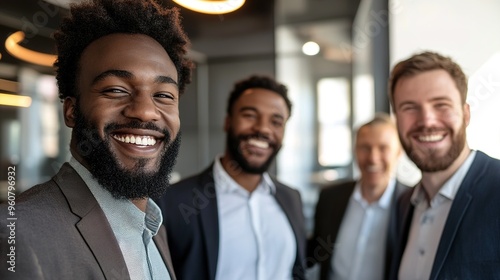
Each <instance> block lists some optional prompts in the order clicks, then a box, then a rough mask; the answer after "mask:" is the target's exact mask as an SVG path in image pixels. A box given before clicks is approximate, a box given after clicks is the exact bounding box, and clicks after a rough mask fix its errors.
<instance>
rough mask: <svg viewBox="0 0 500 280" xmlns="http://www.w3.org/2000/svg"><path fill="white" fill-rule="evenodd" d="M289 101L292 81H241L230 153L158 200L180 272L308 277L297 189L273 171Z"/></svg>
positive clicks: (221, 277) (231, 110) (228, 127)
mask: <svg viewBox="0 0 500 280" xmlns="http://www.w3.org/2000/svg"><path fill="white" fill-rule="evenodd" d="M291 107H292V106H291V102H290V100H289V99H288V96H287V88H286V87H285V86H284V85H281V84H279V83H278V82H276V81H275V80H274V79H272V78H269V77H265V76H251V77H249V78H247V79H245V80H242V81H239V82H237V83H236V84H235V85H234V88H233V90H232V92H231V93H230V96H229V102H228V106H227V114H226V118H225V122H224V130H225V131H226V133H227V138H226V150H225V152H224V154H223V155H221V156H217V157H216V159H215V161H214V162H213V164H212V165H211V166H210V167H208V168H207V169H206V170H204V171H203V172H201V173H200V174H198V175H195V176H192V177H190V178H187V179H185V180H183V181H181V182H179V183H176V184H174V185H172V187H171V188H169V189H168V190H167V192H166V194H165V195H164V196H163V197H162V199H161V200H160V201H159V205H160V207H161V208H162V212H163V215H164V217H165V219H164V224H165V226H166V228H167V231H168V243H169V247H170V252H171V254H172V261H173V265H174V269H175V272H176V274H177V275H178V277H179V278H180V279H184V280H199V279H210V280H214V279H217V280H226V279H239V280H245V279H248V280H255V279H269V280H274V279H303V278H304V266H303V265H304V254H305V239H306V236H305V225H304V217H303V214H302V203H301V199H300V195H299V192H298V191H296V190H293V189H291V188H289V187H287V186H285V185H283V184H282V183H280V182H278V181H277V180H276V179H274V178H272V177H271V176H270V175H269V174H268V173H267V170H268V168H269V165H270V164H271V162H272V161H273V160H274V158H275V156H276V154H277V153H278V151H279V149H280V147H281V143H282V139H283V135H284V132H285V124H286V122H287V120H288V119H289V117H290V113H291Z"/></svg>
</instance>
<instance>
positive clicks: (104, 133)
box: [0, 0, 192, 280]
mask: <svg viewBox="0 0 500 280" xmlns="http://www.w3.org/2000/svg"><path fill="white" fill-rule="evenodd" d="M54 38H55V40H56V45H57V49H58V60H57V62H56V63H55V66H57V73H56V74H57V76H56V78H57V82H58V86H59V97H60V98H61V101H63V102H64V103H63V114H64V121H65V124H66V126H68V127H70V128H72V135H71V143H70V151H71V156H72V157H71V159H70V160H69V162H68V163H65V164H64V165H63V166H62V167H61V169H60V170H59V172H58V173H57V174H56V175H55V176H54V177H53V178H52V179H51V180H49V181H47V182H45V183H42V184H40V185H37V186H34V187H31V188H30V189H28V190H27V191H25V192H24V193H22V194H20V195H19V196H17V197H16V198H15V200H14V202H15V203H14V204H10V205H5V204H4V205H1V206H0V249H1V250H0V252H1V254H0V279H4V280H7V279H16V280H38V279H136V280H144V279H150V280H153V279H176V277H175V274H174V270H173V267H172V264H171V259H170V255H169V250H168V244H167V242H166V238H167V237H166V232H165V228H164V227H163V225H162V216H161V210H160V208H159V207H158V206H157V205H156V204H155V202H154V201H153V200H152V198H157V197H159V196H161V194H163V192H164V190H165V189H166V188H167V187H168V177H169V174H170V171H171V170H172V167H173V165H174V164H175V159H176V157H177V151H178V149H179V145H180V144H179V139H180V138H179V137H178V135H179V130H180V121H179V110H178V108H179V104H178V100H179V97H180V94H181V93H182V92H183V90H184V88H185V85H186V83H188V82H189V79H190V70H191V67H192V63H191V62H190V61H189V60H187V59H186V57H185V55H186V52H187V49H186V47H187V44H188V39H187V37H186V35H185V34H184V32H183V31H182V29H181V27H180V22H179V14H178V11H176V10H170V9H166V8H164V7H161V6H160V5H158V4H157V3H156V2H153V1H150V0H141V1H139V0H120V1H118V0H95V1H86V2H82V3H81V4H78V5H75V6H72V7H71V13H70V16H68V17H67V18H65V19H64V21H63V23H62V25H61V28H60V30H58V32H56V33H55V35H54ZM11 172H15V168H14V169H13V170H11ZM14 175H15V174H13V176H14ZM15 187H16V188H17V187H20V186H17V185H16V186H15Z"/></svg>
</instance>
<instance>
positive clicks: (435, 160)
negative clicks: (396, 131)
mask: <svg viewBox="0 0 500 280" xmlns="http://www.w3.org/2000/svg"><path fill="white" fill-rule="evenodd" d="M465 130H466V126H465V123H464V124H463V125H462V127H461V128H460V130H459V131H458V133H457V134H456V135H453V141H452V143H451V147H450V150H449V151H448V153H447V154H446V155H445V156H444V157H437V156H436V155H435V154H430V155H429V156H428V157H427V158H424V157H422V156H421V155H419V154H418V153H417V152H416V151H415V150H414V149H413V146H412V145H411V143H410V142H408V143H406V142H405V141H401V144H402V146H403V149H404V150H405V152H406V154H407V155H408V157H409V158H410V159H411V160H412V161H413V163H415V165H416V166H417V167H418V168H419V169H420V170H421V171H423V172H438V171H443V170H446V169H447V168H448V167H450V165H452V164H453V162H454V161H455V160H456V159H457V158H458V156H459V155H460V153H461V152H462V150H463V149H464V147H465V139H466V135H465ZM400 139H403V138H401V135H400Z"/></svg>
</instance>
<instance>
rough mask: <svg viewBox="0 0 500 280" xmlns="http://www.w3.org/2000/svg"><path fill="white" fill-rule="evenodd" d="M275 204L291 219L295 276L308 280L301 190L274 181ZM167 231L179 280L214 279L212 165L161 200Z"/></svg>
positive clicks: (216, 225) (216, 235)
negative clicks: (295, 249) (305, 267)
mask: <svg viewBox="0 0 500 280" xmlns="http://www.w3.org/2000/svg"><path fill="white" fill-rule="evenodd" d="M273 182H274V184H275V186H276V194H275V197H276V201H277V202H278V204H279V205H280V206H281V208H282V209H283V212H284V213H285V214H286V216H287V217H288V220H289V222H290V225H291V227H292V229H293V232H294V234H295V238H296V241H297V254H296V259H295V264H294V267H293V271H292V275H293V277H294V279H305V276H304V274H305V273H304V270H305V269H304V262H305V260H304V257H305V243H306V233H305V221H304V215H303V212H302V202H301V199H300V194H299V192H298V191H296V190H294V189H291V188H289V187H287V186H285V185H283V184H281V183H279V182H278V181H276V180H275V179H273ZM158 205H159V206H160V208H161V209H162V214H163V217H164V219H163V222H164V225H165V227H166V228H167V232H168V244H169V248H170V253H171V255H172V263H173V266H174V270H175V273H176V276H177V278H178V279H180V280H203V279H210V280H213V279H215V274H216V268H217V259H218V254H219V221H218V212H217V198H216V194H215V184H214V178H213V165H212V166H210V167H209V168H207V169H206V170H205V171H203V172H202V173H200V174H198V175H195V176H192V177H190V178H187V179H184V180H182V181H180V182H178V183H176V184H173V185H172V186H171V187H170V188H169V189H168V190H167V192H166V193H165V195H164V196H163V197H162V198H161V199H160V200H159V201H158Z"/></svg>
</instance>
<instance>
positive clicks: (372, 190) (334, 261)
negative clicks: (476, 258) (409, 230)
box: [307, 113, 407, 280]
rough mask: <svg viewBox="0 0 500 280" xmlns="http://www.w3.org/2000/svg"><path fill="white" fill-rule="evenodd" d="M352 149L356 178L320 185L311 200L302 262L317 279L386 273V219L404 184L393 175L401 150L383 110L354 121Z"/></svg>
mask: <svg viewBox="0 0 500 280" xmlns="http://www.w3.org/2000/svg"><path fill="white" fill-rule="evenodd" d="M354 150H355V155H356V162H357V165H358V168H359V170H360V173H361V176H360V178H359V180H356V181H347V182H343V183H337V184H335V185H333V186H328V187H325V188H324V189H323V190H322V191H321V193H320V196H319V199H318V203H317V205H316V213H315V220H314V222H315V224H314V234H313V236H312V238H310V240H309V244H308V255H307V264H308V265H309V266H312V265H313V264H314V263H319V264H320V266H321V268H320V279H321V280H327V279H336V280H344V279H357V280H363V279H366V280H368V279H369V280H377V279H380V280H382V279H386V275H387V271H388V269H387V268H388V266H389V264H390V260H391V256H392V251H393V247H394V242H393V241H394V238H395V235H396V233H395V227H394V225H393V224H392V223H390V221H391V218H392V217H393V214H394V210H395V205H396V199H397V197H398V196H399V194H401V193H402V192H403V191H404V190H406V189H407V187H406V186H404V185H403V184H401V183H399V182H398V181H397V180H396V179H395V170H396V166H397V163H398V162H399V158H400V155H401V146H400V144H399V139H398V133H397V130H396V126H395V124H394V122H393V121H392V120H391V118H390V116H389V115H388V114H385V113H379V114H377V115H376V116H375V118H374V119H372V120H371V121H369V122H367V123H365V124H363V125H362V126H360V127H359V129H358V131H357V133H356V140H355V148H354Z"/></svg>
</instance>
